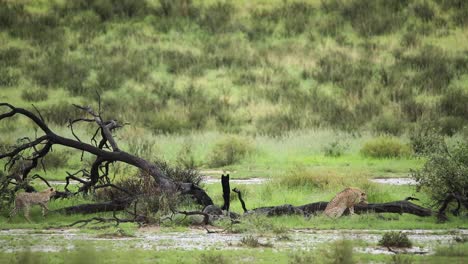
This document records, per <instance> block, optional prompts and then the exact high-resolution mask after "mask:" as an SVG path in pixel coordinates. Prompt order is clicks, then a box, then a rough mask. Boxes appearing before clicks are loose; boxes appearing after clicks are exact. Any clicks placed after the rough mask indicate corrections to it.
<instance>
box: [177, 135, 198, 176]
mask: <svg viewBox="0 0 468 264" xmlns="http://www.w3.org/2000/svg"><path fill="white" fill-rule="evenodd" d="M176 162H177V164H178V165H179V166H181V167H182V168H185V169H195V167H196V166H197V163H196V160H195V155H194V153H193V144H192V142H191V141H185V142H184V143H183V144H182V147H181V149H180V150H179V152H178V153H177V160H176Z"/></svg>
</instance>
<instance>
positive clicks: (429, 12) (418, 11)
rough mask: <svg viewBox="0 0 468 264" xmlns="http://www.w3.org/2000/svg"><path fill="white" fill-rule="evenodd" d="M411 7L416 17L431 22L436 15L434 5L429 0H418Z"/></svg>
mask: <svg viewBox="0 0 468 264" xmlns="http://www.w3.org/2000/svg"><path fill="white" fill-rule="evenodd" d="M411 9H412V11H413V13H414V14H415V15H416V17H418V18H420V19H421V20H422V21H424V22H429V21H431V20H432V19H434V17H435V10H434V6H433V5H432V3H430V2H429V1H416V2H415V3H414V4H413V5H412V6H411Z"/></svg>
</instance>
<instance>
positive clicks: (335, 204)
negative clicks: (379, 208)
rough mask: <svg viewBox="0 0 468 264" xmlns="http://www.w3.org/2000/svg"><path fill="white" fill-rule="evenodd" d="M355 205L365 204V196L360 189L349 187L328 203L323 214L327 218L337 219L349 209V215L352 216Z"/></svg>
mask: <svg viewBox="0 0 468 264" xmlns="http://www.w3.org/2000/svg"><path fill="white" fill-rule="evenodd" d="M356 204H367V194H366V193H365V192H364V191H362V190H361V189H358V188H351V187H349V188H346V189H344V190H343V191H341V192H340V193H338V194H337V195H336V196H335V198H333V199H332V200H331V201H330V202H329V203H328V205H327V208H325V211H324V212H323V213H324V214H325V215H327V216H329V217H332V218H338V217H340V216H341V215H342V214H343V213H344V211H345V210H346V208H349V213H350V214H351V215H353V214H354V205H356Z"/></svg>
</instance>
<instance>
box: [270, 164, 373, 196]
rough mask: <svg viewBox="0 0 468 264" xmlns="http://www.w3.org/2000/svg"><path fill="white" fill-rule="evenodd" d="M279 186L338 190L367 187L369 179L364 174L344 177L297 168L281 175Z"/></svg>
mask: <svg viewBox="0 0 468 264" xmlns="http://www.w3.org/2000/svg"><path fill="white" fill-rule="evenodd" d="M277 182H278V184H279V185H280V186H283V187H288V188H303V187H306V188H311V189H314V188H317V189H322V190H330V189H331V190H338V189H340V188H344V187H349V186H365V185H366V184H367V183H368V181H367V177H365V175H362V174H353V175H349V174H348V175H343V174H337V173H335V172H331V171H323V170H316V169H315V170H314V169H309V168H306V167H301V166H298V167H295V168H293V169H290V170H288V171H287V172H286V173H284V174H283V175H281V176H280V177H279V178H278V180H277Z"/></svg>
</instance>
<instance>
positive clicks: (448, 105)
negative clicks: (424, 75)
mask: <svg viewBox="0 0 468 264" xmlns="http://www.w3.org/2000/svg"><path fill="white" fill-rule="evenodd" d="M466 102H468V89H466V87H463V86H462V85H459V86H458V85H457V86H455V85H454V86H452V85H450V87H449V88H448V89H446V90H445V91H444V93H443V95H442V98H441V99H440V103H439V108H440V110H441V112H443V113H445V114H447V115H452V116H458V117H462V118H465V119H468V106H467V104H466Z"/></svg>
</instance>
